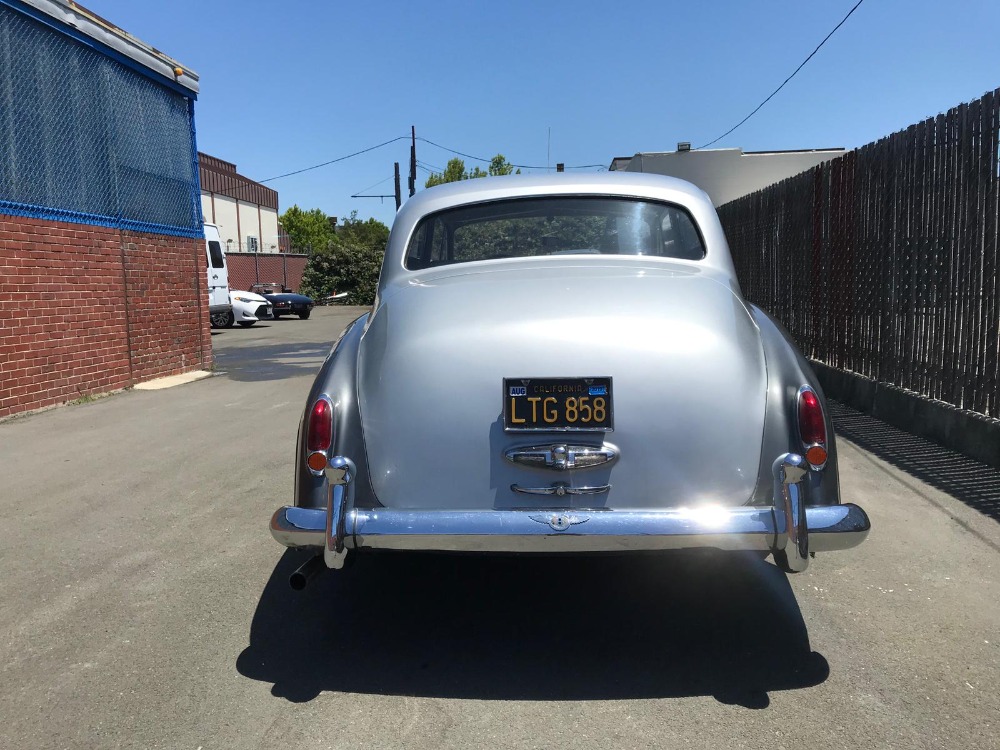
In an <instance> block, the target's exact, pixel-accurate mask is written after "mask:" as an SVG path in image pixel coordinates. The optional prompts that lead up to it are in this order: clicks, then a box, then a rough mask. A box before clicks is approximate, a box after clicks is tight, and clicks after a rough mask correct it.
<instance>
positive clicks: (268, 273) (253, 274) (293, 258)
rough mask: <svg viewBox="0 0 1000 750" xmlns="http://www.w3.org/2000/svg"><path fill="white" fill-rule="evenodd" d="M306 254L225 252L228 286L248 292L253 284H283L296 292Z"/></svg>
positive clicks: (306, 257) (306, 258)
mask: <svg viewBox="0 0 1000 750" xmlns="http://www.w3.org/2000/svg"><path fill="white" fill-rule="evenodd" d="M308 260H309V256H307V255H292V254H286V253H226V266H227V267H228V269H229V288H230V289H232V290H233V291H241V290H242V291H247V290H249V289H250V287H251V286H252V285H253V284H256V283H262V284H274V283H277V284H281V283H284V285H285V286H286V287H288V288H289V289H291V290H292V291H293V292H297V291H299V287H300V286H301V285H302V272H303V271H305V270H306V261H308Z"/></svg>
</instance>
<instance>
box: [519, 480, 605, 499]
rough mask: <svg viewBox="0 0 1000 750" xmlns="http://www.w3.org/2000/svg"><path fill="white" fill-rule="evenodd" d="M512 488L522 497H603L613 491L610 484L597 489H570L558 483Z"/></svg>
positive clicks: (566, 485)
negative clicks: (545, 485)
mask: <svg viewBox="0 0 1000 750" xmlns="http://www.w3.org/2000/svg"><path fill="white" fill-rule="evenodd" d="M510 488H511V489H512V490H513V491H514V492H518V493H520V494H522V495H555V496H556V497H563V496H564V495H602V494H604V493H605V492H607V491H608V490H610V489H611V485H610V484H602V485H599V486H596V487H570V486H569V485H568V484H566V483H565V482H556V483H555V484H553V485H550V486H548V487H522V486H521V485H519V484H512V485H511V486H510Z"/></svg>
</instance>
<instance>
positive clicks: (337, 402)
mask: <svg viewBox="0 0 1000 750" xmlns="http://www.w3.org/2000/svg"><path fill="white" fill-rule="evenodd" d="M368 315H369V314H368V313H365V314H364V315H362V316H361V317H359V318H358V319H357V320H355V321H354V322H353V323H351V324H350V325H349V326H347V328H346V329H344V332H343V333H342V334H341V336H340V339H339V340H338V341H337V342H336V343H335V344H334V345H333V348H332V349H331V350H330V354H329V355H327V358H326V361H324V362H323V366H322V367H321V368H320V371H319V373H318V374H317V375H316V379H315V380H314V381H313V385H312V388H311V389H310V391H309V398H308V399H307V400H306V406H305V410H304V412H303V415H302V418H301V419H300V420H299V435H298V441H297V443H296V446H295V505H296V506H298V507H300V508H325V507H326V504H327V487H326V479H325V478H324V477H321V476H320V477H317V476H314V475H313V474H312V473H311V472H310V471H309V468H308V467H307V466H306V462H305V450H304V446H305V442H306V427H307V420H306V415H307V414H308V413H309V408H310V407H311V406H312V404H313V403H314V402H315V401H316V399H318V398H319V397H320V396H321V395H324V394H325V395H327V396H329V398H330V400H331V401H332V402H333V407H334V408H333V414H334V416H333V435H334V437H333V446H332V447H331V449H330V455H331V456H346V457H348V458H350V459H351V460H352V461H353V462H354V464H355V466H356V468H357V474H356V478H355V504H356V505H357V506H358V507H361V508H372V507H378V506H379V503H378V501H377V500H376V499H375V493H374V492H373V491H372V487H371V481H370V479H369V474H368V461H367V459H366V454H365V444H364V436H363V434H362V430H361V412H360V411H359V410H358V386H357V377H358V349H359V347H360V344H361V337H362V336H363V334H364V331H365V324H366V323H367V320H368Z"/></svg>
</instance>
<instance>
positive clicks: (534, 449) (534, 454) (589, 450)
mask: <svg viewBox="0 0 1000 750" xmlns="http://www.w3.org/2000/svg"><path fill="white" fill-rule="evenodd" d="M503 457H504V458H506V459H507V460H508V461H510V462H511V463H515V464H521V465H523V466H535V467H538V468H540V469H541V468H544V469H555V470H556V471H566V470H568V469H586V468H589V467H591V466H601V465H602V464H606V463H610V462H611V461H614V460H615V459H616V458H618V449H617V448H615V446H613V445H609V444H607V443H605V444H604V445H602V446H601V447H600V448H596V447H594V446H592V445H567V444H566V443H553V444H551V445H533V446H529V447H521V448H510V449H508V450H506V451H504V454H503Z"/></svg>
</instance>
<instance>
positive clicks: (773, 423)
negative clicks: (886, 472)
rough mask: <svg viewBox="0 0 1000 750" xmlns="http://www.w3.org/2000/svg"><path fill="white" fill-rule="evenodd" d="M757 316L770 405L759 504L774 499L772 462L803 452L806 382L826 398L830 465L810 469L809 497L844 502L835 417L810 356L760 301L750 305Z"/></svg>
mask: <svg viewBox="0 0 1000 750" xmlns="http://www.w3.org/2000/svg"><path fill="white" fill-rule="evenodd" d="M747 308H748V309H749V310H750V314H751V315H752V316H753V319H754V322H756V324H757V327H758V328H759V329H760V340H761V345H762V346H763V347H764V359H765V361H766V362H767V406H766V412H765V418H764V436H763V441H762V445H761V457H760V468H759V470H758V473H757V485H756V489H755V490H754V495H753V500H752V502H753V503H754V504H758V505H769V504H771V503H772V502H773V501H774V498H773V494H774V488H773V477H772V472H771V464H772V463H773V462H774V459H775V458H776V457H777V456H780V455H782V454H784V453H796V454H801V453H802V452H803V447H802V443H801V442H800V440H799V437H798V435H799V426H798V413H797V409H798V393H799V388H801V387H802V386H803V385H809V386H811V387H812V388H813V390H815V391H816V393H817V394H818V395H819V397H820V401H821V402H822V403H823V414H824V417H825V418H826V434H827V451H828V453H829V458H828V459H827V462H826V466H825V467H824V468H823V469H821V470H819V471H812V470H810V471H809V472H807V475H806V478H805V479H804V480H803V481H804V482H805V493H804V494H805V497H806V503H807V504H808V505H839V504H840V482H839V477H838V470H837V444H836V439H835V436H834V433H833V422H832V420H831V419H830V410H829V408H827V406H826V398H825V397H824V395H823V389H822V388H821V387H820V384H819V380H818V379H817V378H816V375H815V374H814V373H813V371H812V368H811V367H810V366H809V362H808V361H807V360H806V358H805V357H803V356H802V354H801V353H800V352H799V349H798V347H797V346H796V345H795V342H794V341H792V337H791V336H790V335H789V334H788V332H787V331H786V330H785V329H784V327H783V326H782V325H781V324H780V323H778V322H777V321H776V320H774V318H772V317H771V316H770V315H768V314H767V313H766V312H764V311H763V310H761V309H760V308H759V307H757V306H755V305H749V304H748V305H747Z"/></svg>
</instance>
